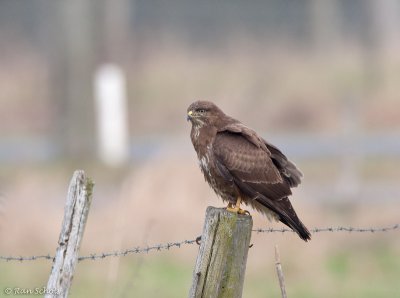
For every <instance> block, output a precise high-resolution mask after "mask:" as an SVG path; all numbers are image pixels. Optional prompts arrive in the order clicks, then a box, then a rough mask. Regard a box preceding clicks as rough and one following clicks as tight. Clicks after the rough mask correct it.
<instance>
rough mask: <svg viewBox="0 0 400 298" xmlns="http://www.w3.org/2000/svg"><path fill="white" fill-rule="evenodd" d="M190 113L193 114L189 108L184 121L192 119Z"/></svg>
mask: <svg viewBox="0 0 400 298" xmlns="http://www.w3.org/2000/svg"><path fill="white" fill-rule="evenodd" d="M192 115H193V111H192V110H190V111H189V112H188V113H187V116H186V121H191V120H192Z"/></svg>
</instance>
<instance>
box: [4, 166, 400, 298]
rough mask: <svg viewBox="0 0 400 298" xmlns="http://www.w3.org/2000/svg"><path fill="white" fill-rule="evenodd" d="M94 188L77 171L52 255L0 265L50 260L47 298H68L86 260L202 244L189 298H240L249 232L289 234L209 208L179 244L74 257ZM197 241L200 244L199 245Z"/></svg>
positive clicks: (352, 230)
mask: <svg viewBox="0 0 400 298" xmlns="http://www.w3.org/2000/svg"><path fill="white" fill-rule="evenodd" d="M92 188H93V183H92V182H91V180H90V178H88V177H86V176H85V174H84V172H83V171H76V172H75V173H74V175H73V177H72V179H71V183H70V186H69V189H68V195H67V201H66V206H65V212H64V220H63V224H62V229H61V233H60V238H59V241H58V244H59V246H58V248H57V251H56V255H55V256H52V255H50V254H47V255H33V256H2V255H0V261H6V262H10V261H18V262H25V261H37V260H41V259H45V260H52V261H53V267H52V272H51V274H50V277H49V281H48V284H47V289H50V290H51V291H50V292H49V293H46V295H45V297H54V293H57V295H56V296H57V297H67V296H68V292H69V288H70V286H71V283H72V278H73V274H74V270H75V267H76V264H77V263H78V262H80V261H85V260H92V261H96V260H103V259H105V258H108V257H122V256H127V255H132V254H141V253H149V252H152V251H154V252H157V251H163V250H170V249H172V248H181V247H183V246H187V245H193V244H198V245H200V248H199V254H198V258H197V261H196V266H195V270H194V273H193V282H192V287H191V290H190V293H189V297H203V296H204V295H205V296H210V297H241V293H242V286H243V281H244V273H245V267H246V260H247V252H248V249H249V247H250V246H249V242H250V235H251V233H287V232H293V231H292V230H291V229H287V228H282V229H272V228H271V229H262V228H257V229H252V219H251V216H248V215H234V214H232V213H230V212H228V211H225V209H218V208H214V207H208V208H207V213H206V220H205V224H204V228H203V233H202V235H201V236H199V237H197V238H195V239H191V240H182V241H179V242H168V243H160V244H156V245H152V246H147V247H133V248H128V249H125V250H120V251H113V252H102V253H93V254H89V255H86V256H78V253H79V248H80V243H81V241H82V238H83V232H84V229H85V224H86V219H87V216H88V212H89V208H90V203H91V196H92ZM398 229H400V224H398V223H397V224H394V225H391V226H386V227H364V228H363V227H345V226H338V227H316V228H313V229H311V230H310V231H311V233H313V234H317V233H337V232H347V233H382V232H389V231H394V230H398ZM200 239H201V243H200ZM275 249H276V270H277V273H278V278H279V282H280V287H281V290H282V297H285V295H286V293H285V288H284V282H283V280H284V279H283V272H282V268H281V266H280V260H279V253H278V249H277V247H276V248H275Z"/></svg>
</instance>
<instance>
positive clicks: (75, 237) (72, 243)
mask: <svg viewBox="0 0 400 298" xmlns="http://www.w3.org/2000/svg"><path fill="white" fill-rule="evenodd" d="M92 191H93V182H92V180H91V179H90V178H88V177H86V175H85V173H84V172H83V171H80V170H79V171H75V173H74V175H73V177H72V179H71V182H70V185H69V189H68V195H67V201H66V204H65V210H64V220H63V223H62V227H61V233H60V238H59V240H58V248H57V252H56V256H55V258H54V261H53V268H52V270H51V274H50V277H49V281H48V282H47V291H48V293H46V295H45V297H46V298H51V297H67V296H68V292H69V288H70V286H71V283H72V278H73V275H74V271H75V266H76V263H77V262H78V252H79V248H80V244H81V241H82V237H83V232H84V230H85V224H86V219H87V216H88V213H89V207H90V203H91V199H92Z"/></svg>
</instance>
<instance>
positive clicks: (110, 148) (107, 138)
mask: <svg viewBox="0 0 400 298" xmlns="http://www.w3.org/2000/svg"><path fill="white" fill-rule="evenodd" d="M94 80H95V81H94V87H95V101H96V110H97V111H96V114H97V134H98V154H99V157H100V159H101V160H102V161H103V162H104V163H106V164H108V165H110V166H116V167H117V166H121V165H122V164H124V163H125V162H126V161H127V160H128V158H129V137H128V119H127V96H126V78H125V74H124V72H123V71H122V69H121V68H120V67H118V66H117V65H114V64H104V65H102V66H100V67H99V69H98V70H97V71H96V74H95V79H94Z"/></svg>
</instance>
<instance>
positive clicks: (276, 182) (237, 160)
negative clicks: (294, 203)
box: [213, 130, 291, 200]
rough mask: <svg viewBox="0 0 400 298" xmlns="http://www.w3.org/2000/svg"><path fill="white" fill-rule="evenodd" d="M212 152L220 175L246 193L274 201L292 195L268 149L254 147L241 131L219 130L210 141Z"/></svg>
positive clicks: (252, 196) (253, 196)
mask: <svg viewBox="0 0 400 298" xmlns="http://www.w3.org/2000/svg"><path fill="white" fill-rule="evenodd" d="M213 153H214V156H215V159H216V166H217V168H218V169H219V171H220V173H221V175H222V176H223V177H224V178H225V179H227V180H233V181H235V182H236V184H237V185H238V186H239V185H240V187H241V188H244V189H242V191H244V192H245V193H246V195H247V196H249V197H251V198H254V199H256V197H257V195H258V194H261V195H262V196H265V197H266V198H268V199H271V200H276V199H280V198H283V197H287V196H288V195H290V194H291V191H290V186H289V184H288V183H287V182H286V180H284V179H283V178H282V176H281V174H280V172H279V170H278V168H277V167H276V166H275V164H274V163H273V161H272V159H271V156H270V152H269V151H268V150H265V149H263V148H260V147H257V146H256V145H255V144H254V143H252V142H251V141H249V139H248V138H246V136H244V135H243V134H241V133H236V132H231V131H226V130H225V131H220V132H219V133H217V135H216V137H215V140H214V143H213Z"/></svg>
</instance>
